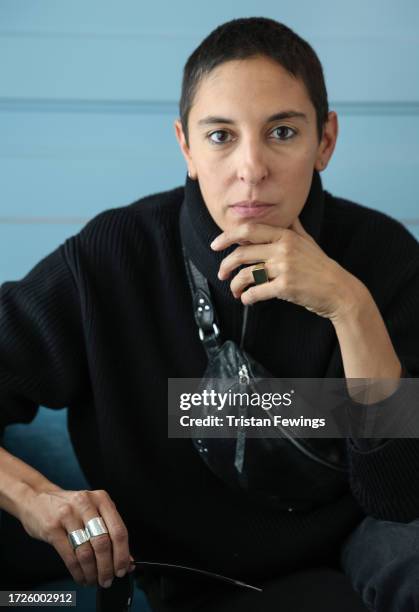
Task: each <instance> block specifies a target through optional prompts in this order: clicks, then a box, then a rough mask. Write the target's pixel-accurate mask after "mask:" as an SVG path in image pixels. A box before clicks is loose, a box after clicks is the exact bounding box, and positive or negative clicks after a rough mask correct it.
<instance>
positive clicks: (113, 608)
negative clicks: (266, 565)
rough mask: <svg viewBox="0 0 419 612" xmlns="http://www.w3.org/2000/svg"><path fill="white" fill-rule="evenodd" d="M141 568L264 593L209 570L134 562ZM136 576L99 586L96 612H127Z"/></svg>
mask: <svg viewBox="0 0 419 612" xmlns="http://www.w3.org/2000/svg"><path fill="white" fill-rule="evenodd" d="M134 564H135V565H138V566H139V567H151V568H153V567H156V568H159V569H160V570H163V571H164V570H176V571H180V572H187V573H189V574H192V575H195V576H200V577H204V578H212V579H214V580H219V581H221V582H225V583H227V584H231V585H233V586H238V587H241V588H245V589H250V590H252V591H258V592H259V593H261V592H262V589H261V588H259V587H256V586H253V585H251V584H246V583H245V582H242V581H241V580H236V579H235V578H229V577H228V576H223V575H222V574H215V573H214V572H208V571H207V570H202V569H198V568H196V567H188V566H187V565H178V564H176V563H160V562H158V561H134ZM134 574H135V572H130V573H129V574H125V576H124V577H123V578H118V577H115V578H114V580H113V582H112V586H111V587H109V588H108V589H104V588H103V587H101V586H99V587H98V588H97V591H96V612H125V611H126V610H129V608H130V607H131V605H132V602H133V598H134Z"/></svg>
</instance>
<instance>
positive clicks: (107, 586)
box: [103, 580, 112, 589]
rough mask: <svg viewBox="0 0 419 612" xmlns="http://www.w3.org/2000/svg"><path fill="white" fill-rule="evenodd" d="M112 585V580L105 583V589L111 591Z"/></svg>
mask: <svg viewBox="0 0 419 612" xmlns="http://www.w3.org/2000/svg"><path fill="white" fill-rule="evenodd" d="M111 584H112V580H106V582H104V583H103V588H104V589H109V587H110V586H111Z"/></svg>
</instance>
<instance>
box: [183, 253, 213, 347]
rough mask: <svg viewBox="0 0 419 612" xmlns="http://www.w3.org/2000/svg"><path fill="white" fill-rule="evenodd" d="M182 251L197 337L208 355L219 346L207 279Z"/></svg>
mask: <svg viewBox="0 0 419 612" xmlns="http://www.w3.org/2000/svg"><path fill="white" fill-rule="evenodd" d="M182 250H183V259H184V261H185V267H186V275H187V278H188V283H189V287H190V290H191V293H192V299H193V308H194V316H195V322H196V324H197V326H198V330H199V337H200V339H201V341H202V343H203V344H204V347H205V350H206V351H207V353H209V352H211V351H212V350H214V348H218V347H219V346H220V340H219V336H220V328H219V326H218V319H217V313H216V311H215V307H214V304H213V302H212V299H211V292H210V288H209V285H208V281H207V279H206V278H205V276H204V275H203V274H202V273H201V272H200V271H199V270H198V268H197V267H196V266H195V264H194V263H193V261H192V260H191V259H189V257H188V255H187V254H186V250H185V247H182Z"/></svg>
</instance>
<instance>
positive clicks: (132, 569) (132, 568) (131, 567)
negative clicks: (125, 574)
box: [128, 564, 136, 573]
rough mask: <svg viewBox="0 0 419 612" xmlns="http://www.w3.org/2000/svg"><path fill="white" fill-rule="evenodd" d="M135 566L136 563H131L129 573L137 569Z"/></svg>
mask: <svg viewBox="0 0 419 612" xmlns="http://www.w3.org/2000/svg"><path fill="white" fill-rule="evenodd" d="M135 568H136V565H134V564H133V565H131V566H130V568H129V570H128V571H129V573H131V572H133V571H134V570H135Z"/></svg>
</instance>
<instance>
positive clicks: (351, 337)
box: [0, 18, 419, 612]
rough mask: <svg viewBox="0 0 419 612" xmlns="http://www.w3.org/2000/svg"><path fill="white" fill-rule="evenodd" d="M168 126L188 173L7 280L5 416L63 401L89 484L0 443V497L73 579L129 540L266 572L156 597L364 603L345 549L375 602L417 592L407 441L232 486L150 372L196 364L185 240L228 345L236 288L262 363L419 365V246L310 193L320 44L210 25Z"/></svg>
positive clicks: (271, 24)
mask: <svg viewBox="0 0 419 612" xmlns="http://www.w3.org/2000/svg"><path fill="white" fill-rule="evenodd" d="M175 129H176V136H177V139H178V141H179V144H180V147H181V150H182V153H183V154H184V157H185V160H186V163H187V167H188V177H187V179H186V183H185V187H184V188H183V187H179V188H177V189H173V190H171V191H167V192H164V193H158V194H154V195H152V196H149V197H147V198H143V199H142V200H140V201H138V202H135V203H133V204H131V205H130V206H126V207H123V208H117V209H113V210H108V211H105V212H103V213H101V214H100V215H98V216H97V217H95V218H94V219H93V220H92V221H90V222H89V223H88V224H87V225H86V227H85V228H84V229H83V230H82V231H81V232H80V233H79V234H77V235H76V236H73V237H71V238H69V239H68V240H67V241H66V242H65V243H64V245H62V246H61V247H59V248H58V249H57V250H56V251H54V252H53V253H51V254H50V255H49V256H48V257H46V258H45V259H43V260H42V261H41V262H40V263H39V264H38V265H37V266H35V268H34V269H33V270H31V272H30V273H29V274H28V275H27V276H26V277H25V278H24V279H23V280H21V281H19V282H8V283H5V284H4V285H3V286H2V288H1V302H0V364H1V365H0V381H1V387H0V389H1V390H0V400H1V401H0V404H1V406H2V420H3V423H4V424H7V423H8V422H13V421H29V420H31V419H32V418H33V416H34V415H35V412H36V410H37V406H38V405H44V406H48V407H51V408H60V407H65V406H68V407H69V430H70V434H71V437H72V441H73V444H74V447H75V450H76V452H77V456H78V458H79V461H80V463H81V466H82V467H83V469H84V471H85V473H86V475H87V477H88V479H89V482H90V483H91V486H92V490H91V491H65V490H62V489H61V488H60V487H58V486H56V485H54V483H51V482H49V481H48V480H46V479H45V478H44V477H43V476H42V475H41V474H39V473H38V472H36V471H35V470H32V468H30V467H29V466H27V465H26V464H23V463H22V462H21V461H19V460H17V459H16V458H14V457H13V456H11V455H10V454H8V453H7V452H6V451H4V450H2V452H1V456H0V458H1V479H0V482H1V483H2V484H1V497H0V501H1V507H3V508H5V509H6V510H7V511H9V512H11V513H12V514H14V515H15V516H16V517H18V518H19V519H20V521H21V522H22V524H23V526H24V527H25V529H26V531H27V532H28V533H29V534H30V535H32V536H33V537H35V538H39V539H42V540H45V541H47V542H49V543H50V544H51V545H52V546H54V547H55V548H56V550H57V551H58V553H59V554H60V555H61V557H62V558H63V560H64V561H65V563H66V565H67V567H68V569H69V571H70V573H71V575H72V576H73V577H74V579H75V580H76V581H77V582H79V583H85V584H94V583H95V582H96V581H98V582H99V584H100V585H102V586H103V587H105V588H107V587H109V586H110V585H111V583H112V580H113V578H114V576H118V577H121V576H123V575H124V574H126V572H127V571H130V570H132V569H133V567H132V565H131V561H132V558H141V559H153V560H158V561H162V562H169V563H181V564H184V565H188V566H194V567H197V568H201V569H205V570H209V571H212V572H216V573H218V574H225V575H228V576H234V577H236V578H239V579H241V580H247V581H249V582H253V583H256V584H261V585H263V586H264V587H265V589H264V592H263V594H260V593H251V592H249V591H247V590H245V589H236V588H233V587H230V586H227V585H221V584H220V585H218V583H216V582H214V583H211V582H205V581H202V580H201V579H199V578H196V577H191V576H190V575H188V576H187V577H182V574H181V573H177V574H174V575H171V576H163V577H162V576H161V575H160V573H159V571H158V570H154V571H148V572H146V573H145V574H142V575H141V577H140V580H141V584H142V585H143V587H144V588H145V589H146V592H147V594H148V597H149V599H150V601H151V604H152V607H153V609H155V610H174V609H176V610H180V609H182V610H192V609H196V610H224V609H226V610H227V609H228V610H233V609H234V610H236V609H237V610H239V609H240V610H247V609H249V610H254V609H255V606H256V605H258V606H259V607H260V608H261V609H263V610H274V609H275V610H276V609H277V606H278V602H281V604H282V606H283V608H282V609H291V606H292V607H293V609H295V610H297V609H298V610H303V609H306V608H304V603H303V600H304V593H307V592H309V593H310V602H309V606H310V608H307V609H313V607H314V606H318V608H319V609H321V610H323V611H324V610H326V609H329V608H330V609H336V605H340V607H341V609H342V608H343V606H344V605H346V606H348V607H347V609H348V610H355V609H361V606H360V604H358V603H357V599H356V598H355V596H354V595H353V594H352V590H351V587H350V583H349V580H347V579H346V578H345V576H343V574H342V573H341V572H339V571H338V570H339V569H340V563H342V564H343V569H344V570H345V572H346V573H347V574H348V576H349V578H350V580H351V581H352V584H353V586H354V587H355V588H356V589H357V590H358V591H359V593H360V594H361V595H362V597H363V599H364V602H365V604H366V605H367V606H369V607H370V609H374V610H379V611H380V612H383V611H385V610H403V611H405V610H418V609H419V607H418V606H419V603H418V602H419V591H418V584H417V580H416V578H415V576H416V573H415V572H416V569H415V567H416V564H417V561H418V560H419V559H418V557H419V553H418V550H417V547H416V548H415V547H414V546H413V545H411V544H408V543H411V542H413V541H414V540H415V538H416V539H417V536H418V533H419V521H418V520H417V518H418V516H419V481H418V479H417V478H416V477H415V476H416V474H417V468H418V465H419V444H418V442H417V440H416V439H392V440H382V441H380V440H378V441H377V440H372V439H371V440H359V441H356V440H351V439H348V440H347V444H346V445H345V453H346V454H347V457H348V462H349V468H348V470H347V472H346V474H345V483H344V486H342V487H340V488H339V492H338V493H336V494H333V495H332V494H331V495H325V498H324V501H323V502H321V501H320V502H319V501H318V502H317V503H316V504H313V507H312V508H311V509H310V510H307V511H304V512H300V511H293V510H294V509H293V508H290V509H288V510H280V509H278V508H277V507H274V506H272V507H271V506H269V504H266V503H259V502H258V501H257V500H255V499H254V498H253V497H251V496H248V495H247V494H246V492H245V491H241V490H237V489H235V488H233V487H229V486H226V484H225V483H224V482H223V481H222V479H220V478H219V477H218V476H217V475H216V474H214V473H213V472H212V471H211V470H209V469H208V466H207V465H206V463H205V462H204V461H202V459H201V457H200V455H199V453H198V452H197V451H196V449H195V448H194V446H193V445H192V444H191V441H190V440H188V439H174V438H168V436H167V387H166V381H167V379H168V378H200V377H202V375H203V373H204V371H205V367H206V363H207V358H206V354H205V351H204V349H203V346H202V344H201V341H200V339H199V337H198V334H197V333H196V332H197V330H196V327H195V322H194V313H193V307H192V298H191V294H190V289H189V286H188V283H187V276H186V271H185V263H184V260H183V255H182V245H183V246H184V248H185V252H186V253H187V256H188V257H190V259H191V260H192V262H193V263H194V265H195V266H196V267H197V268H198V269H199V271H200V272H201V273H202V274H203V275H204V276H205V277H206V279H207V280H208V283H209V286H210V290H211V295H212V298H213V301H214V305H215V308H216V312H217V314H218V318H219V323H220V328H221V332H222V335H223V338H225V339H230V340H233V341H235V342H236V343H237V344H238V343H239V342H240V336H241V331H242V324H243V311H244V306H245V305H250V304H252V307H251V308H250V309H248V318H247V324H246V329H245V337H244V344H245V348H246V351H248V352H249V354H251V355H252V357H253V358H255V359H256V360H257V361H258V362H259V363H261V364H263V366H264V367H265V368H266V369H267V370H269V371H270V372H271V373H272V375H273V376H276V377H297V378H298V377H310V378H322V377H336V378H339V377H345V378H346V379H348V385H349V382H350V381H349V379H352V378H377V379H391V380H392V381H394V382H395V385H394V388H393V391H394V389H395V388H396V386H397V383H398V381H399V379H400V377H401V376H402V374H403V376H404V377H406V376H411V377H415V376H417V374H418V372H419V355H418V350H417V338H418V336H419V324H418V320H417V317H416V316H415V315H416V313H417V311H418V307H419V250H418V245H417V242H416V241H415V239H414V238H413V237H412V236H411V235H410V234H409V233H408V232H407V230H405V229H404V228H403V227H402V226H401V225H400V224H399V223H397V222H396V221H394V220H392V219H390V218H389V217H387V216H385V215H383V214H380V213H378V212H375V211H372V210H370V209H368V208H364V207H362V206H360V205H357V204H354V203H351V202H348V201H345V200H342V199H340V198H336V197H334V196H332V195H331V194H329V193H327V192H325V191H324V190H323V188H322V184H321V180H320V175H319V172H320V171H322V170H323V169H324V168H326V166H327V164H328V162H329V160H330V158H331V156H332V154H333V150H334V146H335V143H336V138H337V117H336V114H335V113H334V112H329V110H328V103H327V94H326V89H325V85H324V79H323V74H322V68H321V65H320V62H319V60H318V58H317V56H316V55H315V53H314V51H313V50H312V49H311V47H310V46H309V45H308V44H307V43H306V42H305V41H303V40H302V39H301V38H299V37H298V36H297V35H296V34H295V33H294V32H292V31H291V30H289V29H288V28H287V27H285V26H283V25H282V24H278V23H277V22H275V21H272V20H269V19H264V18H249V19H240V20H235V21H232V22H229V23H226V24H224V25H222V26H220V27H219V28H217V29H216V30H215V31H214V32H212V33H211V34H210V35H209V36H208V37H207V38H206V39H205V40H204V41H203V42H202V43H201V45H200V46H199V47H198V48H197V49H196V50H195V51H194V53H193V54H192V55H191V57H190V58H189V59H188V62H187V64H186V66H185V72H184V80H183V87H182V96H181V102H180V120H178V121H176V123H175ZM256 262H264V268H265V273H266V278H265V281H266V282H263V283H262V284H258V285H254V277H253V273H252V270H253V268H254V264H255V263H256ZM240 267H241V270H240V271H238V268H240ZM349 390H350V389H349ZM395 396H396V397H397V392H396V394H395V395H394V394H393V395H391V397H392V399H393V401H394V397H395ZM385 402H386V400H385V399H383V402H382V403H383V405H385ZM296 478H297V477H296ZM280 487H281V483H280V482H279V483H278V488H279V490H280ZM395 526H396V527H397V529H396V528H395ZM85 529H87V532H86V531H85ZM86 534H87V535H86ZM89 535H90V536H91V537H90V538H88V536H89ZM345 540H346V541H345ZM384 542H386V547H384V546H383V543H384ZM339 559H341V560H339ZM390 562H391V563H390ZM401 564H402V565H401ZM320 567H323V568H327V567H328V568H329V569H324V570H323V571H320V572H319V570H318V569H313V568H320ZM293 574H294V576H299V578H298V579H296V581H295V582H293ZM287 575H290V576H291V577H290V578H289V579H288V582H287V581H286V580H285V578H284V577H285V576H287ZM115 584H116V580H115V582H114V585H115ZM111 591H112V589H110V591H109V592H111ZM390 593H391V596H390ZM328 598H330V600H329V601H328ZM351 598H352V599H351ZM345 602H346V603H345ZM306 603H307V602H306ZM357 606H359V607H357Z"/></svg>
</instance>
